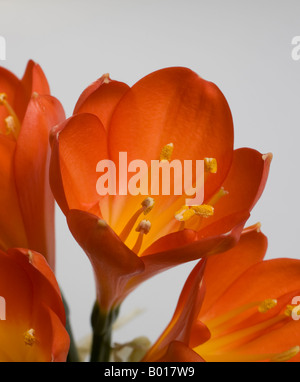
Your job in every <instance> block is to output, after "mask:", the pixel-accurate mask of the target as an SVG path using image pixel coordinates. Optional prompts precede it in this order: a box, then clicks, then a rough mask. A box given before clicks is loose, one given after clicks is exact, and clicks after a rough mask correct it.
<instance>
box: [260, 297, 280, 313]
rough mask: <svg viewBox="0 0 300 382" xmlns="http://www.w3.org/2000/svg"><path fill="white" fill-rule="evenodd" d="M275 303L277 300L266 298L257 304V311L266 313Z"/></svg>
mask: <svg viewBox="0 0 300 382" xmlns="http://www.w3.org/2000/svg"><path fill="white" fill-rule="evenodd" d="M276 305H277V300H276V299H273V298H267V299H266V300H264V301H263V302H262V303H261V304H260V305H259V306H258V311H259V313H266V312H268V311H269V310H270V309H272V308H274V307H275V306H276Z"/></svg>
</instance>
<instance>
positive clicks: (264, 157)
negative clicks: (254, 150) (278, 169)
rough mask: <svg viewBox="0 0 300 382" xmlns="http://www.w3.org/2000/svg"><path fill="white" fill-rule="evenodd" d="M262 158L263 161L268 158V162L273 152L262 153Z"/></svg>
mask: <svg viewBox="0 0 300 382" xmlns="http://www.w3.org/2000/svg"><path fill="white" fill-rule="evenodd" d="M262 159H263V160H264V161H265V160H268V161H269V162H271V161H272V159H273V154H272V153H267V154H263V155H262Z"/></svg>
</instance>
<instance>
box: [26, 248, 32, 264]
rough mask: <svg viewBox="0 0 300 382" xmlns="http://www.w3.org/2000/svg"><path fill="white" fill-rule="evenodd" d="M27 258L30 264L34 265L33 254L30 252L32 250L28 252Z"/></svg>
mask: <svg viewBox="0 0 300 382" xmlns="http://www.w3.org/2000/svg"><path fill="white" fill-rule="evenodd" d="M27 256H28V261H29V263H30V264H32V259H33V253H32V252H31V251H30V249H29V250H28V251H27Z"/></svg>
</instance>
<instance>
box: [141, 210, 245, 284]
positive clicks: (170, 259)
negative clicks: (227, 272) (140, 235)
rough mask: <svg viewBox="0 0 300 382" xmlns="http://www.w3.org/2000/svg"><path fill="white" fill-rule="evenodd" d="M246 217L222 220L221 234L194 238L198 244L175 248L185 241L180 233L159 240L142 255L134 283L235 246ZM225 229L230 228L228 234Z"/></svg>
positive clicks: (243, 215)
mask: <svg viewBox="0 0 300 382" xmlns="http://www.w3.org/2000/svg"><path fill="white" fill-rule="evenodd" d="M248 217H249V214H247V213H246V214H237V215H235V216H230V217H228V221H226V219H223V220H224V221H223V226H222V228H224V229H223V231H222V230H221V229H219V230H218V231H217V230H216V232H215V234H213V233H212V234H211V235H207V236H205V237H203V238H201V237H197V240H195V241H193V242H190V243H188V244H186V245H182V246H180V247H177V246H175V245H176V244H178V243H180V242H181V243H182V244H183V243H184V241H183V240H182V239H184V238H187V236H185V234H184V233H182V231H179V232H176V233H172V234H169V235H166V236H164V237H162V238H161V239H159V240H158V241H157V242H156V243H154V244H153V247H152V246H151V247H149V250H148V249H147V250H146V252H145V253H143V254H142V259H143V262H144V264H145V272H144V273H143V274H142V275H138V276H137V277H136V279H137V280H140V278H142V279H144V280H145V279H147V278H149V277H151V276H153V275H154V274H156V273H159V272H162V271H164V270H166V269H168V268H171V267H173V266H176V265H178V264H182V263H185V262H188V261H192V260H196V259H199V258H201V257H207V256H211V255H212V254H216V253H219V252H223V251H226V250H228V249H229V248H231V247H233V246H234V245H236V243H237V242H238V240H239V237H240V234H241V232H242V229H243V227H244V225H245V222H246V221H247V219H248ZM228 226H229V227H233V228H229V229H228V230H227V229H226V228H227V227H228ZM212 231H213V230H212ZM187 235H190V233H187ZM170 243H174V245H173V244H171V245H170ZM152 249H155V250H159V249H160V251H159V252H156V253H153V252H152Z"/></svg>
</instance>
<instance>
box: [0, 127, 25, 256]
mask: <svg viewBox="0 0 300 382" xmlns="http://www.w3.org/2000/svg"><path fill="white" fill-rule="evenodd" d="M15 147H16V144H15V142H14V141H13V140H11V139H9V138H7V137H6V136H4V135H1V134H0V205H1V206H5V208H4V207H2V208H1V209H0V248H1V249H3V250H6V249H7V248H10V247H14V246H20V247H28V242H27V237H26V232H25V227H24V223H23V218H22V214H21V211H20V207H19V202H18V195H17V191H16V185H15V175H14V166H13V156H14V152H15Z"/></svg>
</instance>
